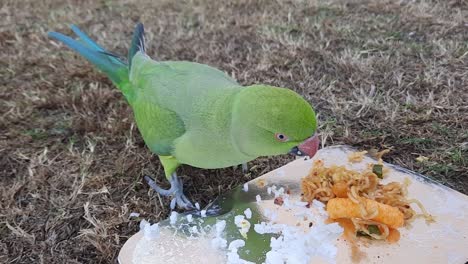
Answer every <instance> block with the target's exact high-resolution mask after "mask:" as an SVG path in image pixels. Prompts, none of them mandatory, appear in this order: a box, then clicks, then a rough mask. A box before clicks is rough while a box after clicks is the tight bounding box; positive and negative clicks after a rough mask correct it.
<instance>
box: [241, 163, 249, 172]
mask: <svg viewBox="0 0 468 264" xmlns="http://www.w3.org/2000/svg"><path fill="white" fill-rule="evenodd" d="M248 171H249V166H247V163H242V172H243V173H247V172H248Z"/></svg>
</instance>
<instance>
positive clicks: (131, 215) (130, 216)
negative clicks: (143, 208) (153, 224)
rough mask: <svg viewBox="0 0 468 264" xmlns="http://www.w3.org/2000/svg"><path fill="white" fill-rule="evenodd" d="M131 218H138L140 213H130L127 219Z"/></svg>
mask: <svg viewBox="0 0 468 264" xmlns="http://www.w3.org/2000/svg"><path fill="white" fill-rule="evenodd" d="M132 217H140V213H135V212H131V213H130V215H129V216H128V218H132Z"/></svg>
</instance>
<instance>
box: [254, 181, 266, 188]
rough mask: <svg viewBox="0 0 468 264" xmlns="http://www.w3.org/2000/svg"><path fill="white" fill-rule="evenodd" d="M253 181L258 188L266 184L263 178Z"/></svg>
mask: <svg viewBox="0 0 468 264" xmlns="http://www.w3.org/2000/svg"><path fill="white" fill-rule="evenodd" d="M255 183H256V184H257V186H258V187H259V188H263V187H265V186H266V185H267V182H266V180H265V179H258V180H257V181H256V182H255Z"/></svg>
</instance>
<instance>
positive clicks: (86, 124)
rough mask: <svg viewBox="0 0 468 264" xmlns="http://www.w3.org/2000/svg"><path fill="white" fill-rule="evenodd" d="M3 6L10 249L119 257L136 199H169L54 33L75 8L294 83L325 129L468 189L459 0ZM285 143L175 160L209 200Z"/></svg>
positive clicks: (0, 109) (113, 37) (2, 156)
mask: <svg viewBox="0 0 468 264" xmlns="http://www.w3.org/2000/svg"><path fill="white" fill-rule="evenodd" d="M0 14H1V16H2V20H1V21H0V50H1V53H0V76H1V78H0V113H1V115H0V131H2V133H1V134H0V172H1V177H0V196H1V200H0V262H1V263H35V262H40V263H112V262H114V261H115V258H116V255H117V252H118V250H119V249H120V247H121V246H122V245H123V243H124V242H125V241H126V240H127V239H128V237H129V236H130V235H132V234H134V233H135V232H136V231H137V230H138V223H139V222H138V219H133V218H132V219H129V217H128V215H129V214H130V212H139V213H140V214H141V217H144V218H147V219H151V220H154V221H158V220H159V219H162V218H165V217H167V214H168V210H167V204H168V200H167V199H163V198H160V197H158V196H156V195H155V194H154V193H153V192H151V191H149V190H148V187H147V185H145V184H144V183H143V182H142V176H143V175H145V174H151V175H157V179H158V181H160V182H161V183H162V184H163V185H165V184H167V183H165V182H164V181H163V180H162V178H163V177H162V175H163V173H162V169H161V166H160V164H159V161H158V160H157V157H155V156H154V155H152V154H151V153H150V152H149V151H148V149H147V148H146V147H145V146H144V143H143V141H142V139H141V137H140V135H139V133H138V130H137V128H136V127H135V125H134V120H133V116H132V112H131V109H130V108H129V106H128V105H127V104H126V102H125V101H124V99H123V97H122V95H121V94H120V93H119V92H118V91H117V89H115V88H114V87H112V85H111V83H110V81H109V80H107V79H106V78H105V77H104V75H103V74H101V73H99V72H97V71H96V70H94V69H93V68H92V66H91V65H90V64H88V63H87V62H86V61H85V60H84V59H82V58H80V57H79V56H77V55H75V54H74V53H73V52H71V51H69V50H68V49H65V48H64V47H62V46H58V45H57V44H56V43H54V42H52V41H50V40H49V39H48V38H47V37H46V32H47V31H49V30H55V31H61V32H65V33H70V30H69V29H68V28H67V27H68V25H69V24H70V23H75V24H77V25H78V26H79V27H80V28H82V29H83V30H84V31H86V32H89V34H90V35H91V36H92V37H93V38H95V39H97V40H98V42H99V43H101V44H102V45H103V46H105V47H106V48H108V49H109V50H110V51H112V52H115V53H119V54H126V51H127V48H128V45H129V42H130V37H131V34H132V30H133V27H134V25H135V24H136V22H137V21H142V22H143V23H144V24H145V26H146V30H147V32H148V33H147V39H148V40H149V43H148V44H149V45H148V46H149V47H148V52H149V54H150V55H151V56H152V57H155V58H157V59H160V60H165V59H171V60H190V61H197V62H201V63H206V64H210V65H212V66H215V67H218V68H220V69H222V70H224V71H226V72H228V73H229V74H232V75H233V76H235V77H236V78H237V79H238V80H239V81H240V82H241V83H243V84H251V83H267V84H272V85H276V86H282V87H289V88H291V89H293V90H295V91H297V92H299V93H300V94H302V95H303V96H304V97H305V98H306V99H307V100H308V101H310V102H311V103H312V104H313V105H314V107H315V109H316V110H317V112H318V113H319V119H320V124H321V125H320V129H321V131H322V136H323V141H324V143H325V145H334V144H349V145H352V146H355V147H358V148H361V149H370V148H392V149H393V151H392V152H391V153H390V154H389V155H388V156H386V157H385V158H386V161H388V162H391V163H395V164H398V165H401V166H403V167H407V168H409V169H412V170H415V171H418V172H422V173H424V174H426V175H428V176H429V177H431V178H433V179H435V180H437V181H439V182H442V183H443V184H446V185H448V186H450V187H452V188H454V189H456V190H458V191H460V192H463V193H465V194H466V193H468V180H467V177H468V173H467V172H468V150H467V149H468V145H467V142H468V133H467V132H466V131H468V119H467V116H468V107H467V105H468V74H467V72H468V45H467V43H468V21H467V20H466V18H467V17H468V5H467V4H466V2H465V1H459V0H454V1H429V0H422V1H390V0H375V1H364V0H363V1H338V0H336V1H299V0H289V1H267V0H260V1H250V0H239V1H228V2H225V1H215V0H192V1H180V2H175V1H166V0H160V1H150V0H141V1H130V0H118V1H91V0H85V1H58V0H45V1H32V0H25V1H13V0H6V1H2V4H1V7H0ZM419 156H424V157H427V158H428V159H427V160H425V161H424V160H423V161H421V162H419V161H417V160H416V158H417V157H419ZM291 159H292V158H291V157H287V156H283V157H275V158H261V159H258V160H256V161H255V162H253V164H251V166H255V167H254V169H253V170H252V171H251V172H250V173H249V174H247V175H243V174H242V173H241V172H240V170H236V171H234V170H233V169H232V168H227V169H223V170H200V169H194V168H190V167H183V168H182V169H181V170H180V174H181V175H183V176H184V179H185V182H186V185H187V188H186V189H187V191H188V195H189V196H190V197H192V198H193V199H194V200H196V201H200V202H201V203H202V204H205V203H207V202H208V201H209V200H211V199H213V198H214V197H216V196H217V195H218V194H219V193H221V192H223V191H225V190H226V189H230V188H233V187H235V186H237V185H239V184H242V183H243V182H246V181H248V180H250V179H252V178H254V177H257V176H259V175H261V174H262V173H264V172H266V171H269V170H271V169H274V168H276V167H279V166H281V165H283V164H285V163H286V162H287V161H289V160H291Z"/></svg>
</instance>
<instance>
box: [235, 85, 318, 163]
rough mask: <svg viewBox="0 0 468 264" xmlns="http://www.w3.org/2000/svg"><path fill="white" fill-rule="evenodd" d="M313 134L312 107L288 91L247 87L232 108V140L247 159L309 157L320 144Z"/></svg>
mask: <svg viewBox="0 0 468 264" xmlns="http://www.w3.org/2000/svg"><path fill="white" fill-rule="evenodd" d="M316 130H317V121H316V118H315V112H314V110H313V109H312V106H311V105H310V104H309V103H308V102H307V101H306V100H304V98H302V97H301V96H300V95H298V94H297V93H295V92H294V91H292V90H289V89H285V88H278V87H272V86H267V85H252V86H248V87H246V88H244V89H243V90H242V91H241V92H240V93H239V94H238V95H237V97H236V100H235V102H234V105H233V112H232V128H231V131H232V135H233V140H234V142H235V144H236V146H237V147H238V148H239V150H240V151H241V152H242V153H244V154H246V155H249V156H255V157H259V156H272V155H280V154H286V153H292V154H295V155H297V156H305V155H307V156H310V157H312V156H314V155H315V153H316V152H317V150H318V147H319V143H320V141H319V139H318V136H317V134H316Z"/></svg>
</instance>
